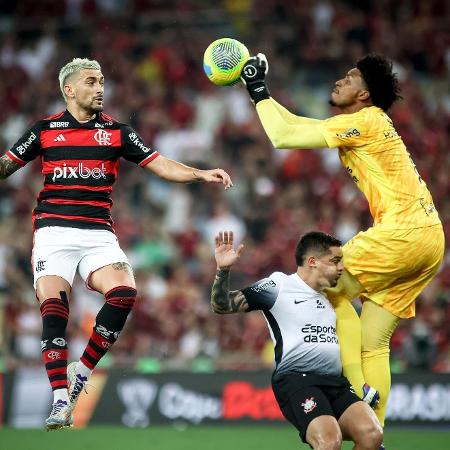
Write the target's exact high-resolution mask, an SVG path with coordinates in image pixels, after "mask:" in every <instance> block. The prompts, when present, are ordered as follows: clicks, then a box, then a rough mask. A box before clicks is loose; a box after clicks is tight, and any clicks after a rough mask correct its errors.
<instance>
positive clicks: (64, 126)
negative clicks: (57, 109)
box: [50, 122, 69, 128]
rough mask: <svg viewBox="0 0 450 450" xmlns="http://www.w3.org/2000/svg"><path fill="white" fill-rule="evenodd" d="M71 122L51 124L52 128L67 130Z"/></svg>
mask: <svg viewBox="0 0 450 450" xmlns="http://www.w3.org/2000/svg"><path fill="white" fill-rule="evenodd" d="M68 126H69V122H50V128H67V127H68Z"/></svg>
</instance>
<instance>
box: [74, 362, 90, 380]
mask: <svg viewBox="0 0 450 450" xmlns="http://www.w3.org/2000/svg"><path fill="white" fill-rule="evenodd" d="M77 373H79V374H80V375H81V376H83V377H86V378H87V379H88V380H89V378H90V377H91V374H92V370H91V369H89V367H86V366H85V365H84V364H83V363H82V362H81V361H78V362H77Z"/></svg>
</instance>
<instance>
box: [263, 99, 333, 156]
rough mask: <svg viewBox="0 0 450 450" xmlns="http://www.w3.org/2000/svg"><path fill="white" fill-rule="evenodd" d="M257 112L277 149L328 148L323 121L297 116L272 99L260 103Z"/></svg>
mask: <svg viewBox="0 0 450 450" xmlns="http://www.w3.org/2000/svg"><path fill="white" fill-rule="evenodd" d="M280 108H282V109H280ZM256 111H257V112H258V116H259V119H260V120H261V123H262V126H263V127H264V130H265V131H266V133H267V136H268V137H269V139H270V140H271V141H272V144H273V146H274V147H275V148H299V147H301V148H324V147H328V144H327V141H326V139H325V137H324V136H323V134H322V132H321V131H320V124H321V122H322V121H321V120H317V119H310V118H307V117H300V116H296V115H294V114H292V113H290V112H289V111H288V110H287V109H285V108H283V107H282V106H281V105H279V104H278V103H277V102H276V101H275V100H274V99H272V98H268V99H265V100H262V101H260V102H258V103H257V104H256Z"/></svg>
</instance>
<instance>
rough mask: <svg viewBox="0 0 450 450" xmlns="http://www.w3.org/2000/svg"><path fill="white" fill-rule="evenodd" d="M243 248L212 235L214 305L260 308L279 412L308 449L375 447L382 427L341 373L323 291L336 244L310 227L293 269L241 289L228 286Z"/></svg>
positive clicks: (336, 266) (333, 280)
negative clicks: (272, 350) (272, 354)
mask: <svg viewBox="0 0 450 450" xmlns="http://www.w3.org/2000/svg"><path fill="white" fill-rule="evenodd" d="M242 248H243V246H242V245H241V246H239V247H238V248H236V249H234V247H233V233H232V232H231V231H226V232H221V233H219V234H218V235H217V236H216V247H215V259H216V263H217V273H216V277H215V280H214V283H213V286H212V292H211V306H212V309H213V310H214V312H216V313H218V314H230V313H236V312H249V311H255V310H261V311H262V312H263V314H264V316H265V318H266V320H267V323H268V326H269V331H270V335H271V337H272V340H273V342H274V345H275V370H274V372H273V375H272V388H273V391H274V394H275V397H276V399H277V402H278V404H279V406H280V409H281V411H282V413H283V415H284V416H285V417H286V419H287V420H289V421H290V422H291V423H292V424H293V425H294V426H295V427H296V428H297V429H298V431H299V434H300V437H301V439H302V440H303V442H307V443H308V444H309V445H310V446H311V447H312V448H313V449H321V450H322V449H329V450H338V449H340V448H341V445H342V441H343V440H351V441H353V442H354V443H355V446H354V447H353V448H354V450H378V449H379V448H380V446H381V444H382V441H383V430H382V428H381V425H380V424H379V422H378V419H377V418H376V416H375V413H374V412H373V411H372V409H371V408H370V407H369V406H368V405H367V404H366V403H365V402H363V401H362V400H361V399H360V398H359V397H358V396H357V395H356V394H355V392H354V390H353V387H352V386H351V385H350V383H349V382H348V380H347V379H346V378H345V377H344V376H343V375H342V364H341V359H340V350H339V341H338V338H337V335H336V314H335V312H334V309H333V307H332V306H331V304H330V303H329V301H328V300H327V298H326V297H325V296H324V295H323V292H322V291H323V290H324V289H326V288H330V287H334V286H336V284H337V281H338V279H339V277H340V275H341V273H342V271H343V269H344V266H343V262H342V248H341V242H340V241H339V240H337V239H336V238H334V237H332V236H329V235H328V234H325V233H321V232H318V231H313V232H310V233H307V234H305V235H304V236H302V238H301V239H300V241H299V242H298V244H297V248H296V251H295V259H296V262H297V271H296V272H295V273H293V274H290V275H287V274H285V273H282V272H274V273H273V274H271V275H270V276H269V277H267V278H264V279H263V280H260V281H258V282H257V283H255V284H253V285H252V286H249V287H246V288H245V289H242V290H236V291H230V290H229V276H230V269H231V267H232V266H233V264H235V263H236V261H237V260H238V259H239V256H240V253H241V251H242Z"/></svg>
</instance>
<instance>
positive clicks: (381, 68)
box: [356, 53, 402, 111]
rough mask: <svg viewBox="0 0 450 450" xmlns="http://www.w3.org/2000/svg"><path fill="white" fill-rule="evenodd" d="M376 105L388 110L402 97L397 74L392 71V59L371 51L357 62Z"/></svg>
mask: <svg viewBox="0 0 450 450" xmlns="http://www.w3.org/2000/svg"><path fill="white" fill-rule="evenodd" d="M356 67H357V68H358V69H359V71H360V72H361V75H362V77H363V80H364V81H365V83H366V85H367V89H368V91H369V92H370V98H371V100H372V103H373V104H374V105H375V106H378V107H379V108H381V109H382V110H383V111H388V110H389V108H390V107H391V106H392V105H393V104H394V102H395V101H397V100H399V99H401V98H402V97H401V96H400V86H399V82H398V78H397V74H396V73H393V72H392V61H389V60H388V59H387V58H386V57H385V56H383V55H379V54H378V53H369V54H368V55H366V56H364V58H361V59H360V60H358V62H357V63H356Z"/></svg>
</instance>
